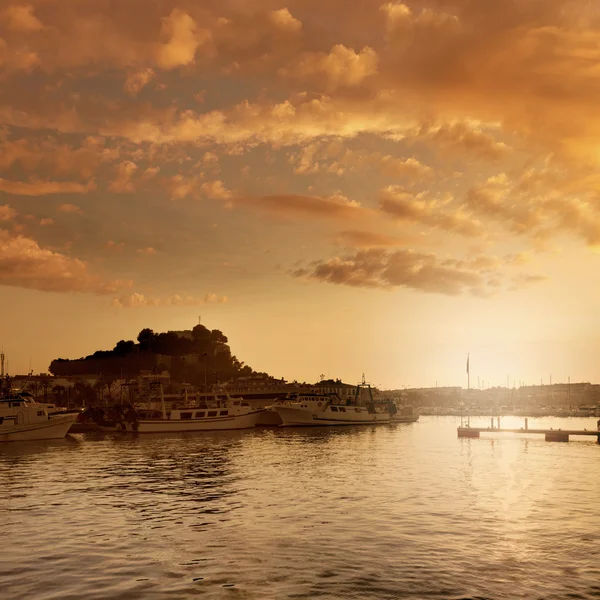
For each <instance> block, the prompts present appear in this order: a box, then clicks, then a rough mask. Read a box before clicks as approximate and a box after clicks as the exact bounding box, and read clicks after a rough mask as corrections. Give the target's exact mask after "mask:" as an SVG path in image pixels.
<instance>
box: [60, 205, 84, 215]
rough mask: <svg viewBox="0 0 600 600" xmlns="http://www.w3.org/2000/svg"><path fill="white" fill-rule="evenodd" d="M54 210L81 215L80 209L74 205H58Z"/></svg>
mask: <svg viewBox="0 0 600 600" xmlns="http://www.w3.org/2000/svg"><path fill="white" fill-rule="evenodd" d="M56 210H58V212H63V213H75V214H77V215H82V214H83V211H82V210H81V208H80V207H79V206H76V205H75V204H60V205H59V206H58V208H57V209H56Z"/></svg>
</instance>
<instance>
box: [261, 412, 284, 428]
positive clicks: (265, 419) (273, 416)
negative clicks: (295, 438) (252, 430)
mask: <svg viewBox="0 0 600 600" xmlns="http://www.w3.org/2000/svg"><path fill="white" fill-rule="evenodd" d="M257 425H258V426H261V425H262V426H264V427H277V426H278V425H281V417H280V416H279V414H278V413H277V411H276V410H275V409H267V410H264V411H263V412H262V413H261V414H260V416H259V417H258V423H257Z"/></svg>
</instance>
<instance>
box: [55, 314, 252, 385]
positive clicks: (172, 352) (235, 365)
mask: <svg viewBox="0 0 600 600" xmlns="http://www.w3.org/2000/svg"><path fill="white" fill-rule="evenodd" d="M227 342H228V340H227V336H225V335H224V334H223V333H222V332H221V331H219V330H218V329H213V330H210V329H208V328H206V327H204V325H196V326H195V327H194V328H193V329H192V330H191V331H187V332H184V334H177V333H175V332H174V331H169V332H167V333H155V332H154V331H152V329H147V328H146V329H142V330H141V331H140V333H139V334H138V336H137V343H136V342H134V341H133V340H120V341H119V342H117V343H116V345H115V347H114V348H113V349H112V350H98V351H96V352H94V353H93V354H90V355H89V356H86V357H84V358H79V359H77V360H69V359H64V358H58V359H56V360H53V361H52V362H51V363H50V367H49V368H48V370H49V371H50V373H52V374H53V375H62V376H66V375H89V374H97V373H102V374H103V375H113V376H115V377H118V376H123V377H134V376H136V375H138V374H139V372H140V370H155V371H162V370H164V369H168V370H169V371H170V372H171V378H172V379H173V380H175V381H183V380H185V381H188V382H190V383H195V384H198V385H202V384H203V383H204V381H205V380H206V382H207V384H209V385H211V384H212V383H215V382H216V381H217V380H220V381H226V380H228V379H231V378H233V377H239V376H240V375H251V374H252V373H254V371H253V370H252V369H251V368H250V367H249V366H248V365H244V363H243V362H240V361H239V360H238V359H237V358H236V357H235V356H233V355H232V354H231V350H230V348H229V345H228V344H227Z"/></svg>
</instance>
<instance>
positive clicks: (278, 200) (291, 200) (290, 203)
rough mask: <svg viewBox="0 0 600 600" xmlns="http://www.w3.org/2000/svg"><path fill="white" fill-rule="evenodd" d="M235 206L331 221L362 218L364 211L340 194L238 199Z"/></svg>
mask: <svg viewBox="0 0 600 600" xmlns="http://www.w3.org/2000/svg"><path fill="white" fill-rule="evenodd" d="M233 204H234V205H235V206H238V205H239V206H251V207H256V208H260V209H262V210H265V211H267V212H269V213H271V214H274V215H278V216H284V217H285V216H290V217H291V216H303V217H325V218H333V219H354V218H360V216H364V215H365V213H366V209H364V208H362V207H361V206H360V204H359V203H358V202H355V201H353V200H349V199H348V198H346V197H345V196H343V195H341V194H334V195H332V196H325V197H321V196H301V195H296V194H278V195H272V196H247V197H239V198H236V199H235V200H234V201H233Z"/></svg>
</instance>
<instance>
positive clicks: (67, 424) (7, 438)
mask: <svg viewBox="0 0 600 600" xmlns="http://www.w3.org/2000/svg"><path fill="white" fill-rule="evenodd" d="M78 414H79V413H77V412H75V413H70V414H69V413H67V414H61V415H56V416H52V417H50V418H49V419H48V420H47V421H43V422H41V423H32V424H29V425H15V426H14V428H11V430H10V431H2V432H0V442H26V441H31V440H55V439H59V438H64V437H65V435H67V432H68V431H69V429H70V428H71V425H73V423H74V422H75V420H76V419H77V415H78Z"/></svg>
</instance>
